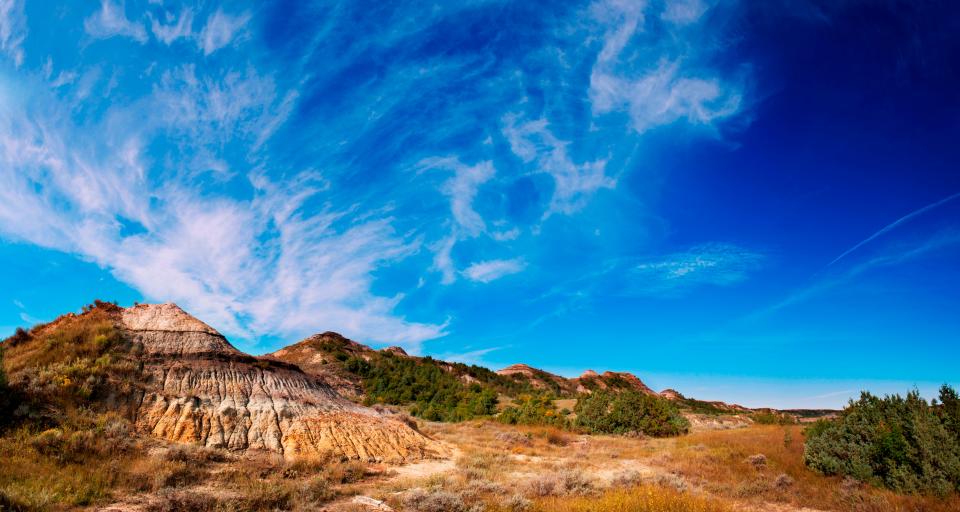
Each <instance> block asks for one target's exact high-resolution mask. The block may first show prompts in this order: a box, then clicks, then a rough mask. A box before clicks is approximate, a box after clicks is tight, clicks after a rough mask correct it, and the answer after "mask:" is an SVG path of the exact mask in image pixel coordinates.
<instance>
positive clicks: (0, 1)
mask: <svg viewBox="0 0 960 512" xmlns="http://www.w3.org/2000/svg"><path fill="white" fill-rule="evenodd" d="M26 37H27V17H26V15H24V13H23V0H0V50H3V52H4V53H6V54H7V55H9V56H10V58H12V59H13V62H14V64H16V65H17V67H19V66H20V65H21V64H23V57H24V53H23V40H24V39H25V38H26Z"/></svg>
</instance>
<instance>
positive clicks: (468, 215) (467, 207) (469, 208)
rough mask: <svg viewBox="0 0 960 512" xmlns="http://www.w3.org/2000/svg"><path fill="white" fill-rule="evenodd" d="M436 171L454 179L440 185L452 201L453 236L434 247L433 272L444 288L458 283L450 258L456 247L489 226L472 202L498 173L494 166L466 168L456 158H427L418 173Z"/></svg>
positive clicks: (481, 163)
mask: <svg viewBox="0 0 960 512" xmlns="http://www.w3.org/2000/svg"><path fill="white" fill-rule="evenodd" d="M433 170H442V171H452V172H453V176H451V177H450V178H448V179H446V180H445V181H444V182H443V183H442V184H441V185H440V192H441V193H442V194H443V195H445V196H446V197H447V198H448V200H449V201H450V214H451V215H452V217H453V226H452V228H451V230H450V233H449V234H448V235H447V236H445V237H444V238H443V239H441V240H440V241H438V242H436V243H435V244H434V245H433V247H432V249H433V251H434V259H433V265H434V268H435V269H436V270H438V271H440V272H441V274H442V275H443V278H442V282H443V284H451V283H453V282H454V281H455V280H456V265H455V264H454V261H453V257H452V254H451V253H452V251H453V247H454V246H455V245H456V243H457V242H458V241H460V240H465V239H468V238H473V237H476V236H479V235H480V234H481V233H483V232H485V231H486V223H485V222H484V220H483V217H481V216H480V214H479V213H477V211H476V210H475V209H474V207H473V201H474V199H475V198H476V196H477V191H478V189H479V187H480V186H481V185H483V184H484V183H486V182H488V181H490V179H492V178H493V177H494V175H495V174H496V170H495V169H494V167H493V164H492V163H491V162H480V163H478V164H476V165H467V164H464V163H463V162H461V161H460V160H459V159H457V158H453V157H443V158H428V159H425V160H423V161H421V162H420V165H419V172H421V173H423V172H427V171H433Z"/></svg>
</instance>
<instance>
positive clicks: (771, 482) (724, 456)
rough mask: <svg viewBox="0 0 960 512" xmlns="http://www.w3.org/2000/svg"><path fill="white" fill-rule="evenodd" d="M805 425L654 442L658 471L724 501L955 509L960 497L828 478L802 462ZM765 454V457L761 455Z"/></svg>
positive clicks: (875, 508) (880, 508)
mask: <svg viewBox="0 0 960 512" xmlns="http://www.w3.org/2000/svg"><path fill="white" fill-rule="evenodd" d="M803 442H804V437H803V427H802V426H799V425H792V426H774V425H757V426H753V427H750V428H744V429H736V430H724V431H713V432H697V433H694V434H690V435H688V436H684V437H680V438H675V439H665V440H651V441H650V443H652V445H653V448H654V451H655V452H657V455H656V456H654V457H653V458H651V459H650V463H651V464H652V465H654V466H655V467H658V468H662V469H665V470H667V471H669V472H671V473H672V474H675V475H678V476H680V477H682V478H684V479H685V480H686V481H687V482H688V483H689V484H690V485H691V486H693V487H695V488H699V489H702V490H704V491H706V492H707V493H709V494H711V495H714V496H718V497H721V498H725V499H730V500H737V501H741V502H747V503H779V504H787V505H792V506H794V507H810V508H815V509H824V510H853V511H864V512H872V511H876V512H880V511H904V512H906V511H910V512H915V511H930V512H939V511H944V512H945V511H950V510H952V511H956V510H960V497H958V496H956V495H954V496H952V497H949V498H947V499H938V498H935V497H930V496H905V495H898V494H895V493H893V492H890V491H887V490H883V489H877V488H874V487H870V486H867V485H863V484H860V483H858V482H855V481H853V480H845V479H843V478H840V477H824V476H821V475H818V474H817V473H815V472H813V471H811V470H810V469H808V468H807V467H806V466H805V465H804V463H803ZM760 456H762V457H760Z"/></svg>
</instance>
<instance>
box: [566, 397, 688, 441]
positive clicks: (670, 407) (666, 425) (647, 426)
mask: <svg viewBox="0 0 960 512" xmlns="http://www.w3.org/2000/svg"><path fill="white" fill-rule="evenodd" d="M574 412H575V413H576V415H577V419H576V422H575V426H576V427H578V428H580V429H582V430H584V431H587V432H590V433H596V434H646V435H649V436H657V437H663V436H675V435H680V434H685V433H687V431H688V430H689V429H690V422H689V421H687V419H686V418H684V417H683V416H682V415H681V414H680V412H679V410H678V409H677V407H676V406H675V405H674V404H673V403H671V402H670V401H669V400H666V399H664V398H660V397H657V396H651V395H646V394H643V393H640V392H637V391H623V392H620V393H616V394H611V393H607V392H595V393H593V394H591V395H589V396H586V397H583V398H581V399H580V400H578V401H577V405H576V407H575V408H574Z"/></svg>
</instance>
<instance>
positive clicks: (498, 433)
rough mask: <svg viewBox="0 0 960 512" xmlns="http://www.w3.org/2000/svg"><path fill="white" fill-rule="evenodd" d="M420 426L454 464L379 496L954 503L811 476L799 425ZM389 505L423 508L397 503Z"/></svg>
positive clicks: (787, 506) (558, 505)
mask: <svg viewBox="0 0 960 512" xmlns="http://www.w3.org/2000/svg"><path fill="white" fill-rule="evenodd" d="M425 430H426V431H427V432H428V433H429V434H430V435H432V436H434V437H436V438H437V439H440V440H442V441H445V442H448V443H450V444H452V445H454V446H455V447H456V449H457V450H458V451H459V453H460V454H461V455H460V457H459V459H458V460H457V462H456V465H455V467H453V468H448V469H447V470H445V471H443V472H442V473H437V474H433V475H421V477H420V478H419V479H416V478H414V479H409V478H407V479H399V480H396V479H395V480H393V481H392V482H391V483H390V485H388V486H387V487H388V488H389V492H382V493H381V494H380V497H382V498H384V499H385V500H387V501H390V495H397V494H400V493H403V492H404V491H403V489H412V488H424V489H433V490H435V491H436V492H443V493H447V494H449V495H453V496H461V497H464V500H463V502H464V504H465V507H466V506H467V505H475V504H477V503H483V504H485V505H486V506H487V508H488V510H495V511H505V510H531V511H538V510H544V511H547V510H556V511H568V510H569V511H580V510H582V511H591V512H606V511H611V512H612V511H634V510H636V511H641V512H642V511H645V510H664V511H672V510H691V511H698V510H704V511H713V510H718V511H719V510H753V511H761V510H763V511H767V510H777V511H782V512H789V511H801V510H802V511H806V512H814V511H818V510H837V511H856V512H880V511H894V512H896V511H903V512H908V511H909V512H946V511H957V510H960V497H958V496H956V495H954V496H952V497H949V498H947V499H939V498H936V497H931V496H910V495H898V494H895V493H893V492H890V491H887V490H883V489H877V488H874V487H870V486H867V485H863V484H859V483H857V482H855V481H852V480H844V479H842V478H837V477H824V476H821V475H818V474H817V473H815V472H813V471H811V470H809V469H808V468H807V467H806V466H805V465H804V464H803V442H804V438H803V427H802V426H798V425H793V426H787V427H784V426H775V425H769V426H768V425H756V426H751V427H748V428H739V429H731V430H718V431H702V432H695V433H693V434H690V435H686V436H681V437H676V438H666V439H653V438H642V439H636V438H625V437H616V436H579V435H576V434H571V433H569V432H564V431H560V430H557V429H552V428H544V427H510V426H504V425H499V424H496V423H493V422H469V423H462V424H428V425H426V426H425ZM478 489H481V490H485V491H484V492H477V490H478ZM383 490H384V491H386V490H387V489H386V488H385V489H383ZM356 492H364V490H363V489H357V490H356ZM391 504H392V505H395V506H396V507H397V508H399V509H403V510H427V509H426V508H416V507H404V506H403V503H402V502H401V501H397V500H393V501H392V502H391ZM464 510H467V508H464Z"/></svg>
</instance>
